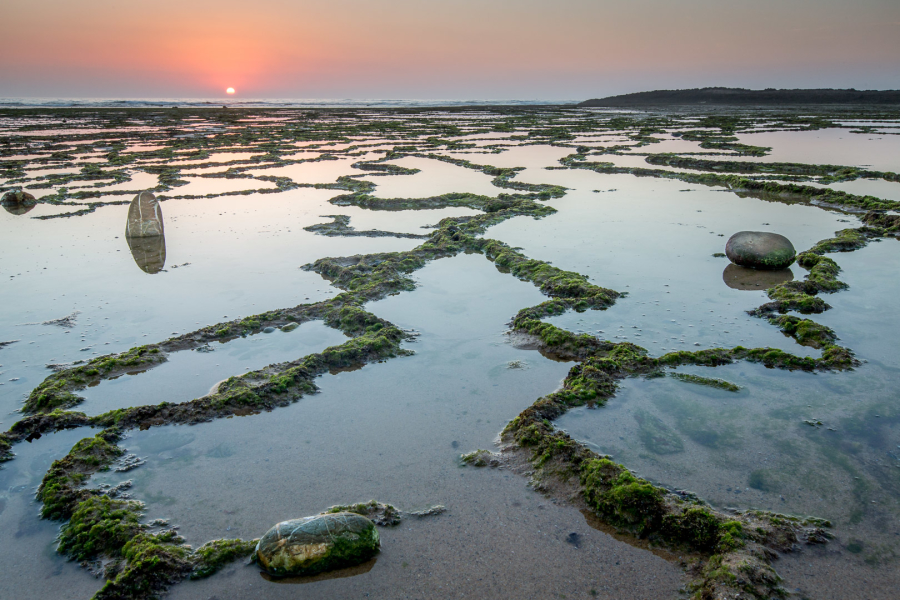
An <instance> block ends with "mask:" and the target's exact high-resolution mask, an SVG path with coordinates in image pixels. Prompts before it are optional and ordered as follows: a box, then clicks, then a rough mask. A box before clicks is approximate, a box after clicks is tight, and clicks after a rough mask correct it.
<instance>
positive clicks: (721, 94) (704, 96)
mask: <svg viewBox="0 0 900 600" xmlns="http://www.w3.org/2000/svg"><path fill="white" fill-rule="evenodd" d="M696 104H714V105H722V106H777V105H804V104H877V105H884V104H900V90H854V89H849V90H833V89H820V90H776V89H767V90H747V89H743V88H720V87H719V88H699V89H693V90H655V91H653V92H638V93H636V94H623V95H621V96H610V97H608V98H600V99H593V100H587V101H585V102H582V103H581V104H579V105H578V106H584V107H590V106H604V107H622V108H624V107H637V106H677V105H696Z"/></svg>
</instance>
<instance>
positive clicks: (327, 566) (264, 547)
mask: <svg viewBox="0 0 900 600" xmlns="http://www.w3.org/2000/svg"><path fill="white" fill-rule="evenodd" d="M379 548H380V541H379V537H378V531H377V530H376V529H375V524H374V523H373V522H372V521H370V520H369V519H367V518H365V517H363V516H361V515H358V514H355V513H350V512H339V513H328V514H322V515H316V516H313V517H305V518H303V519H293V520H290V521H284V522H282V523H279V524H277V525H275V526H274V527H273V528H272V529H270V530H269V531H267V532H266V534H265V535H263V537H262V538H260V540H259V543H258V544H257V547H256V560H257V562H258V563H259V565H260V566H261V567H262V568H263V569H265V570H266V572H268V573H269V574H270V575H275V576H277V577H283V576H287V575H315V574H317V573H322V572H324V571H330V570H333V569H339V568H341V567H349V566H353V565H357V564H359V563H362V562H365V561H367V560H369V559H370V558H372V557H373V556H375V554H377V553H378V550H379Z"/></svg>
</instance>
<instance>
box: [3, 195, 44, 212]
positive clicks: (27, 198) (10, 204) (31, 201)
mask: <svg viewBox="0 0 900 600" xmlns="http://www.w3.org/2000/svg"><path fill="white" fill-rule="evenodd" d="M36 204H37V200H35V198H34V196H32V195H31V194H29V193H28V192H23V191H22V190H9V191H7V192H6V193H4V194H3V196H0V205H2V206H3V208H5V209H6V212H8V213H12V214H14V215H24V214H25V213H27V212H28V211H29V210H31V209H32V208H34V206H35V205H36Z"/></svg>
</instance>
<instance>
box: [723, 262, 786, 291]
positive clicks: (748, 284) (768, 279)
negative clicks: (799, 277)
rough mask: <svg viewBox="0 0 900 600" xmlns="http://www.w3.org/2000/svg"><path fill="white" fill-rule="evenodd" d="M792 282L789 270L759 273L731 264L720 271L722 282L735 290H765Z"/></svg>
mask: <svg viewBox="0 0 900 600" xmlns="http://www.w3.org/2000/svg"><path fill="white" fill-rule="evenodd" d="M793 280H794V274H793V273H792V272H791V270H790V269H777V270H769V271H760V270H758V269H749V268H747V267H741V266H739V265H734V264H731V265H728V266H727V267H725V270H724V271H722V281H724V282H725V285H727V286H728V287H730V288H732V289H735V290H756V291H759V290H767V289H769V288H770V287H774V286H776V285H778V284H780V283H787V282H788V281H793Z"/></svg>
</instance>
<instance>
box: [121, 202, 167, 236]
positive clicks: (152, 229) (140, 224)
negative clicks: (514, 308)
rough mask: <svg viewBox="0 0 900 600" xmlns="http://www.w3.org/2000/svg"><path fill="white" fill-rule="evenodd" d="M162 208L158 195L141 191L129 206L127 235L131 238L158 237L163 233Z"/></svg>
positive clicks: (126, 226)
mask: <svg viewBox="0 0 900 600" xmlns="http://www.w3.org/2000/svg"><path fill="white" fill-rule="evenodd" d="M163 233H164V231H163V217H162V208H161V207H160V206H159V201H158V200H157V199H156V196H154V195H153V194H151V193H150V192H141V193H140V194H138V195H137V196H135V197H134V200H132V201H131V206H129V207H128V223H127V224H126V225H125V236H126V237H130V238H142V237H157V236H161V235H163Z"/></svg>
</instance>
